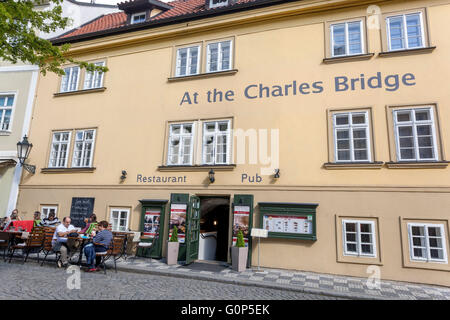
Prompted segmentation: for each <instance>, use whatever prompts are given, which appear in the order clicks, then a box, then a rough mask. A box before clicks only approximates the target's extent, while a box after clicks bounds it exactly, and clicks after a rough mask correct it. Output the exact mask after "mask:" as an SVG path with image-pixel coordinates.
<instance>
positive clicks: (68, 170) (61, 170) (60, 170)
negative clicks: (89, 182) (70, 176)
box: [41, 167, 95, 173]
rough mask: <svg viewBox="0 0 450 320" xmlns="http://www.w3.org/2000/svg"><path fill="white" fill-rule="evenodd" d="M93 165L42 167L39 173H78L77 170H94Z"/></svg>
mask: <svg viewBox="0 0 450 320" xmlns="http://www.w3.org/2000/svg"><path fill="white" fill-rule="evenodd" d="M94 170H95V167H84V168H42V169H41V173H78V172H94Z"/></svg>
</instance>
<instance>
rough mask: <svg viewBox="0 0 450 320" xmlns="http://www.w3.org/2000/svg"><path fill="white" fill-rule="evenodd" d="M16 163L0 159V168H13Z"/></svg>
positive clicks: (11, 160)
mask: <svg viewBox="0 0 450 320" xmlns="http://www.w3.org/2000/svg"><path fill="white" fill-rule="evenodd" d="M15 165H16V161H15V160H13V159H3V160H2V159H0V168H2V167H7V166H15Z"/></svg>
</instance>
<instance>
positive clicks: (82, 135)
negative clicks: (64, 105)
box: [72, 129, 95, 167]
mask: <svg viewBox="0 0 450 320" xmlns="http://www.w3.org/2000/svg"><path fill="white" fill-rule="evenodd" d="M94 140H95V130H93V129H89V130H78V131H77V132H76V134H75V145H74V150H73V159H72V167H91V166H92V158H93V154H94Z"/></svg>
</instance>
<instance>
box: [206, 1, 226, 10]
mask: <svg viewBox="0 0 450 320" xmlns="http://www.w3.org/2000/svg"><path fill="white" fill-rule="evenodd" d="M227 5H228V0H209V7H210V8H217V7H224V6H227Z"/></svg>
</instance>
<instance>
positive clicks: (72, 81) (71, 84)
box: [60, 66, 80, 92]
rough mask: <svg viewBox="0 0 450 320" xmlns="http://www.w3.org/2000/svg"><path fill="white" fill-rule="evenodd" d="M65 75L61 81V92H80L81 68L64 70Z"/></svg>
mask: <svg viewBox="0 0 450 320" xmlns="http://www.w3.org/2000/svg"><path fill="white" fill-rule="evenodd" d="M64 72H65V75H64V76H63V77H62V79H61V88H60V92H69V91H76V90H78V81H79V79H80V67H78V66H75V67H69V68H65V69H64Z"/></svg>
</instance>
